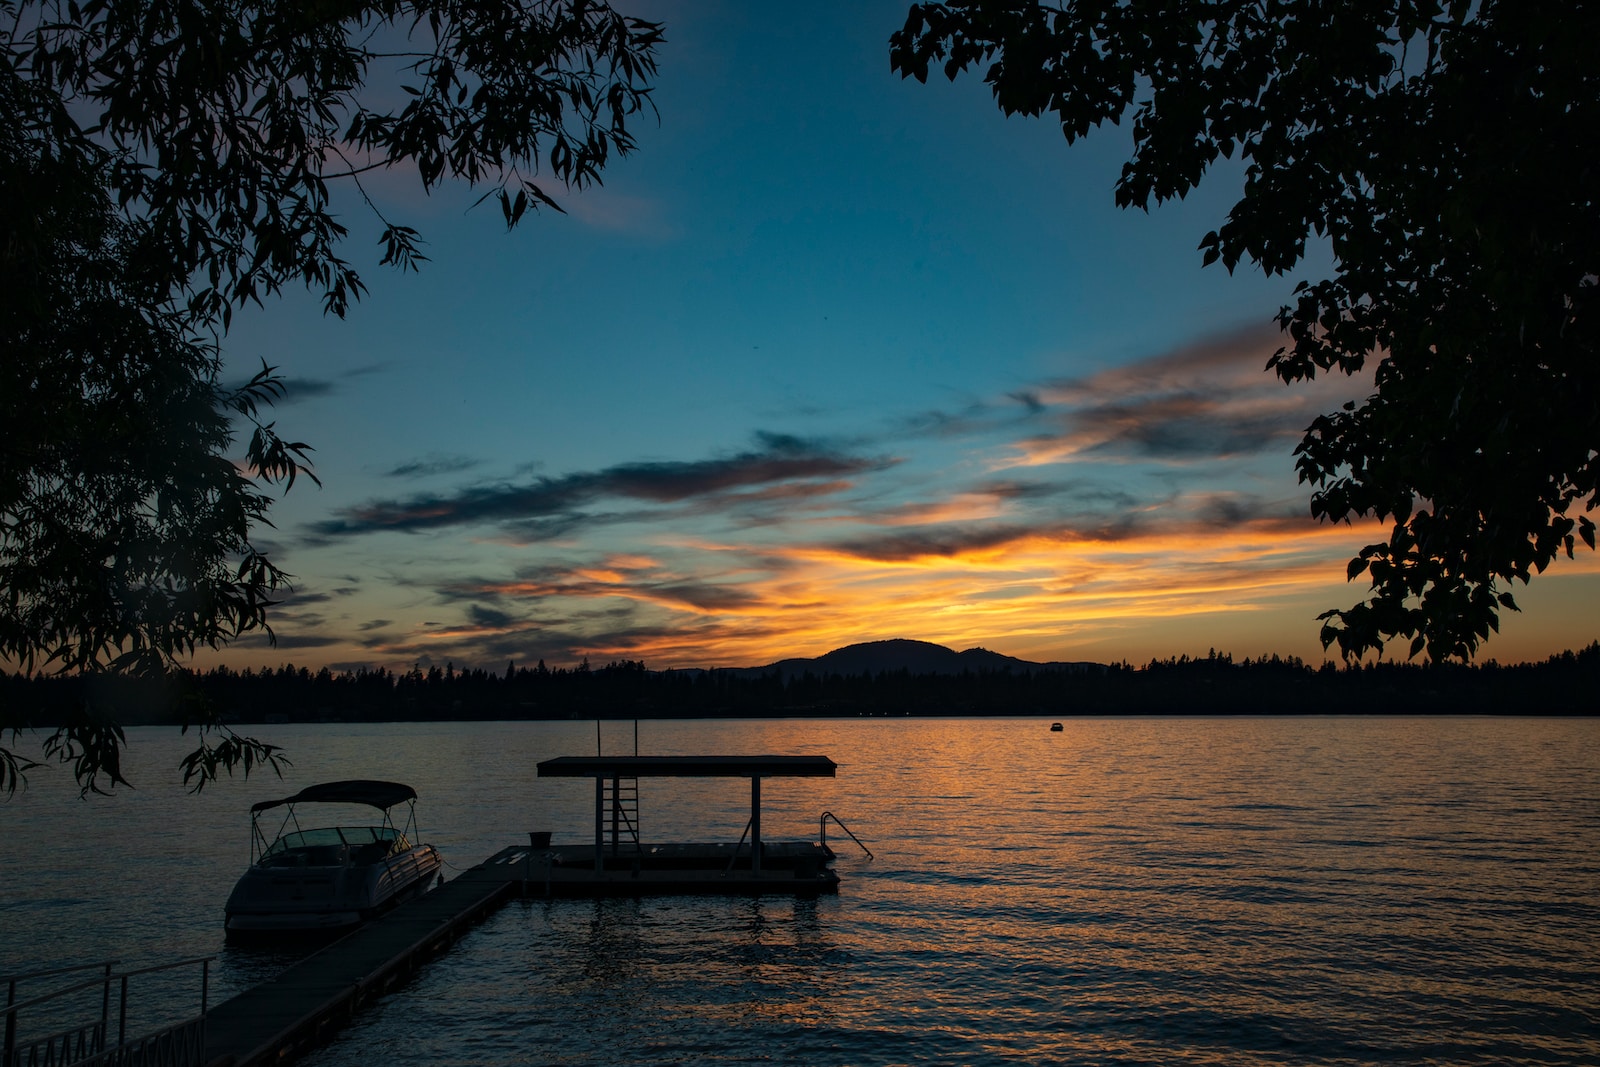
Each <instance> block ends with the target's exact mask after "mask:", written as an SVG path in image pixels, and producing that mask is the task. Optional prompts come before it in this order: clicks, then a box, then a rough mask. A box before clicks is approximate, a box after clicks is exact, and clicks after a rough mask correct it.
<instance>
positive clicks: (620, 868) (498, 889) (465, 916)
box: [203, 756, 842, 1067]
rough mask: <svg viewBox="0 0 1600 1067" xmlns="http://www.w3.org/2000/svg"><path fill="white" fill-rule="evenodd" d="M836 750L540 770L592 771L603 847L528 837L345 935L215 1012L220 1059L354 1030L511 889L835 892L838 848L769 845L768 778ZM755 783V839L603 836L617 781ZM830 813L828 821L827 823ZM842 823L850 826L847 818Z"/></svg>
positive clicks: (209, 1027) (287, 1050)
mask: <svg viewBox="0 0 1600 1067" xmlns="http://www.w3.org/2000/svg"><path fill="white" fill-rule="evenodd" d="M834 770H835V764H834V762H833V761H832V760H830V759H828V758H827V757H825V756H631V757H604V758H601V757H594V758H589V757H562V758H559V759H554V760H546V761H544V762H542V763H540V764H539V765H538V773H539V774H541V775H550V776H555V777H573V778H593V779H594V783H595V785H594V789H595V832H594V840H593V842H592V843H560V844H551V843H550V835H549V834H548V833H535V834H530V835H529V843H528V844H527V845H513V846H510V847H508V848H503V849H501V850H500V851H499V852H496V853H495V854H494V855H492V856H490V857H489V858H488V859H486V860H484V861H483V862H482V863H480V864H478V865H477V866H476V867H473V868H472V869H471V870H468V871H465V872H463V873H462V874H461V875H459V876H458V877H457V878H456V879H455V880H453V881H451V882H447V883H445V884H444V885H441V886H440V887H439V888H437V889H435V890H433V891H432V892H430V893H425V894H423V895H422V896H421V897H418V898H416V899H414V900H410V901H407V902H406V903H404V904H401V905H400V906H399V907H397V908H395V909H394V910H393V911H391V912H389V913H388V914H387V915H384V916H382V917H381V918H378V919H375V920H373V921H371V922H369V923H367V924H366V925H365V926H362V927H360V928H358V929H357V930H355V931H354V932H353V933H350V934H348V935H346V936H345V937H343V938H341V939H340V940H338V941H336V942H334V943H333V944H331V945H329V946H328V947H327V948H324V949H323V950H321V951H320V952H317V953H315V954H313V955H311V956H308V957H307V958H306V959H304V960H302V961H301V962H300V963H298V964H296V965H295V966H293V967H290V968H289V969H288V970H286V971H284V972H283V973H282V974H280V975H279V976H278V977H277V978H274V979H273V980H271V981H269V982H263V983H262V984H260V985H258V986H256V987H255V988H253V989H250V990H247V991H245V992H243V993H241V994H239V995H238V996H236V997H234V998H233V999H231V1000H228V1001H225V1002H224V1003H222V1004H220V1005H218V1006H217V1007H216V1008H214V1009H212V1010H211V1011H210V1012H209V1013H207V1016H206V1029H205V1033H206V1040H205V1059H204V1060H203V1062H204V1063H205V1064H207V1065H208V1067H258V1065H261V1064H268V1063H278V1062H281V1061H283V1060H284V1059H286V1058H290V1057H293V1056H296V1055H298V1054H299V1053H301V1052H304V1051H306V1050H307V1049H309V1048H312V1047H314V1046H316V1045H318V1044H321V1043H322V1042H323V1041H326V1040H327V1039H328V1038H329V1037H330V1036H331V1035H332V1034H333V1033H334V1032H335V1031H337V1030H338V1029H339V1028H340V1027H342V1026H343V1025H344V1024H345V1023H346V1022H348V1021H349V1020H350V1018H351V1017H352V1016H353V1015H354V1014H355V1013H356V1012H357V1011H359V1010H360V1009H361V1008H362V1007H364V1006H365V1005H366V1004H367V1003H368V1002H370V1001H371V1000H372V999H374V998H376V997H378V996H380V995H382V994H383V993H385V992H387V991H388V990H390V989H392V988H394V987H396V986H398V985H400V984H401V983H403V982H404V981H405V980H406V979H407V978H408V977H410V975H411V974H412V973H413V972H414V971H416V969H417V968H418V967H420V966H421V965H422V964H423V963H425V962H426V961H427V960H429V959H431V958H432V957H433V956H435V955H438V954H439V953H440V952H442V951H444V950H445V949H446V948H448V947H449V946H450V945H451V944H452V943H453V942H455V940H456V939H457V938H459V937H460V936H461V935H462V934H463V933H464V932H465V931H466V930H467V929H468V928H469V927H471V926H472V925H473V924H474V923H476V922H478V921H479V920H481V919H483V918H484V917H485V916H487V915H488V914H489V913H490V912H492V911H494V910H495V909H497V908H498V907H500V905H501V904H503V903H504V902H505V901H506V900H508V899H510V898H511V897H513V896H515V895H518V894H524V895H527V896H530V897H603V896H654V895H665V894H677V895H695V896H699V895H728V894H740V895H753V894H763V893H781V894H784V895H788V896H793V895H800V896H816V895H818V894H822V893H833V892H836V891H837V889H838V885H839V876H838V875H837V874H835V873H834V872H833V871H832V870H830V869H829V868H828V863H829V862H830V861H831V860H832V859H833V858H834V854H833V851H832V850H831V849H829V848H828V847H827V845H826V844H813V843H811V842H798V841H796V842H768V841H763V840H762V836H761V781H762V779H763V778H776V777H832V776H833V774H834ZM624 776H626V777H630V778H631V777H637V776H648V777H729V776H734V777H748V778H749V779H750V822H749V824H748V825H747V826H746V831H747V833H748V834H749V838H750V843H749V845H748V846H746V845H745V844H744V838H743V836H742V835H741V838H740V841H739V843H737V844H657V845H651V844H645V843H642V842H640V841H639V838H638V834H637V832H636V827H635V831H634V832H633V833H632V835H631V836H632V840H630V841H628V842H627V843H626V844H624V843H623V842H622V841H621V840H620V837H619V834H618V832H617V827H616V824H615V823H613V827H612V835H611V843H610V847H607V846H606V842H605V838H604V834H603V832H602V831H603V825H604V824H603V819H604V815H605V810H606V809H605V800H606V784H607V781H608V780H609V781H610V782H611V783H612V794H611V796H612V798H613V802H615V798H616V797H617V796H619V792H618V790H617V787H616V782H617V781H618V779H620V778H622V777H624ZM827 818H828V816H827V815H824V816H823V821H824V823H825V822H826V819H827ZM841 825H842V824H841Z"/></svg>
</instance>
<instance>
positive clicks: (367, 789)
mask: <svg viewBox="0 0 1600 1067" xmlns="http://www.w3.org/2000/svg"><path fill="white" fill-rule="evenodd" d="M415 799H417V791H416V790H415V789H412V788H411V787H410V786H409V785H401V784H400V783H399V782H380V781H376V780H374V779H371V778H352V779H349V780H346V781H343V782H323V783H322V784H320V785H308V786H306V787H305V788H304V789H302V790H300V792H298V793H296V794H295V795H294V796H292V797H284V798H283V799H282V800H263V801H261V802H260V803H259V804H252V805H250V814H251V815H256V814H258V813H260V812H263V811H266V810H267V809H268V808H275V807H277V806H278V805H279V804H310V803H317V804H366V805H368V806H370V807H374V808H377V809H378V810H379V811H388V810H389V809H390V808H392V807H394V806H395V805H396V804H400V803H402V802H404V801H407V800H415Z"/></svg>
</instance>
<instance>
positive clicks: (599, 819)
mask: <svg viewBox="0 0 1600 1067" xmlns="http://www.w3.org/2000/svg"><path fill="white" fill-rule="evenodd" d="M596 725H597V726H598V721H597V723H596ZM605 869H606V780H605V777H604V776H603V775H599V774H597V775H595V776H594V873H595V874H599V873H600V872H601V871H603V870H605Z"/></svg>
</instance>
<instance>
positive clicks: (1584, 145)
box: [890, 0, 1600, 659]
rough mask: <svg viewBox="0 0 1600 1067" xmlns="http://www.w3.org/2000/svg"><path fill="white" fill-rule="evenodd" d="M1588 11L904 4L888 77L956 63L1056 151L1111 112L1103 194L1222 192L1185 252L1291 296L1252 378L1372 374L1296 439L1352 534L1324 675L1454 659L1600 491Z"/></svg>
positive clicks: (1565, 2) (1498, 6) (1410, 2)
mask: <svg viewBox="0 0 1600 1067" xmlns="http://www.w3.org/2000/svg"><path fill="white" fill-rule="evenodd" d="M1597 39H1600V5H1596V4H1594V3H1592V2H1584V0H1517V2H1515V3H1511V2H1506V0H1499V2H1497V0H1328V2H1316V3H1305V2H1301V0H1266V2H1261V0H1248V2H1247V0H1169V2H1166V3H1153V4H1146V3H1117V2H1109V0H1108V2H1076V0H1068V2H1064V3H1060V4H1058V5H1041V4H1038V3H1034V2H1033V0H953V2H950V3H941V4H917V5H914V6H913V7H912V8H911V10H910V14H909V15H908V17H907V20H906V24H905V26H904V28H903V29H901V30H900V31H898V32H897V33H895V35H894V36H893V38H892V40H891V44H890V47H891V63H892V65H893V67H894V68H895V69H896V70H898V71H900V72H901V74H902V75H903V76H907V77H915V78H917V79H918V80H926V78H927V76H928V73H929V72H930V70H942V71H943V73H944V74H945V75H946V76H947V77H949V78H951V79H952V80H953V79H955V78H956V77H957V76H959V75H960V74H961V73H962V72H963V71H966V70H969V69H972V68H974V67H977V68H979V69H981V70H982V72H983V77H984V80H985V81H986V82H987V83H988V84H989V86H990V88H991V89H992V91H993V93H994V97H995V100H996V102H997V104H998V105H999V107H1000V108H1001V109H1002V110H1003V111H1005V112H1006V113H1007V114H1022V115H1030V116H1040V115H1043V114H1045V113H1046V112H1048V113H1050V114H1051V115H1052V116H1053V117H1054V118H1055V119H1056V121H1058V122H1059V124H1060V126H1061V130H1062V133H1063V134H1064V135H1065V137H1066V139H1067V140H1068V141H1069V142H1072V141H1075V140H1076V139H1077V138H1079V137H1082V136H1084V135H1085V134H1087V133H1088V132H1089V130H1090V129H1092V128H1094V127H1097V126H1100V125H1102V124H1104V123H1106V122H1111V123H1121V122H1123V121H1128V122H1130V124H1131V129H1132V134H1133V154H1132V157H1131V158H1130V159H1129V160H1128V162H1127V163H1126V164H1125V165H1124V167H1123V169H1122V174H1121V177H1120V179H1119V180H1118V182H1117V185H1116V190H1115V197H1116V202H1117V204H1118V205H1119V206H1122V207H1141V208H1148V207H1149V205H1150V204H1151V203H1152V202H1161V201H1164V200H1167V199H1170V198H1173V197H1182V196H1184V195H1185V194H1186V193H1187V192H1188V191H1189V190H1190V189H1192V188H1194V187H1195V186H1196V185H1197V184H1198V183H1199V182H1200V181H1201V180H1202V179H1203V178H1204V177H1205V175H1206V174H1207V172H1208V170H1210V169H1211V168H1212V167H1213V166H1214V165H1215V164H1216V163H1217V161H1218V159H1219V157H1222V158H1232V157H1235V156H1237V157H1238V158H1239V159H1240V160H1241V161H1242V162H1243V164H1244V185H1243V190H1242V194H1241V196H1240V198H1239V200H1238V202H1237V203H1236V204H1235V205H1234V206H1233V208H1232V210H1231V211H1230V212H1229V214H1228V217H1227V219H1226V220H1225V221H1224V222H1223V224H1222V225H1221V226H1219V227H1218V228H1217V229H1216V230H1215V231H1213V232H1211V233H1209V234H1207V235H1206V236H1205V237H1204V239H1203V240H1202V241H1201V243H1200V249H1201V251H1202V254H1203V261H1204V262H1205V263H1207V264H1210V263H1213V262H1216V261H1219V260H1220V261H1221V262H1222V264H1223V265H1224V266H1225V267H1226V268H1227V269H1228V270H1230V271H1231V270H1233V269H1234V268H1235V267H1236V266H1237V265H1238V264H1239V263H1241V262H1249V263H1253V264H1256V265H1258V266H1260V267H1261V268H1262V269H1263V270H1264V271H1266V272H1267V273H1269V274H1281V273H1288V272H1291V271H1294V270H1295V269H1296V268H1297V267H1298V266H1300V264H1301V262H1302V260H1303V259H1304V257H1305V256H1306V251H1307V245H1308V242H1310V241H1312V240H1318V241H1321V242H1325V243H1326V245H1327V247H1328V248H1330V249H1331V251H1332V255H1333V259H1334V272H1333V277H1331V278H1327V279H1323V280H1317V281H1304V282H1301V283H1300V284H1299V285H1298V287H1297V289H1296V297H1295V301H1294V303H1293V304H1291V305H1289V306H1286V307H1284V308H1282V309H1281V310H1280V312H1279V315H1278V321H1279V323H1280V324H1281V325H1282V327H1283V328H1284V330H1285V331H1286V333H1287V338H1286V344H1285V346H1284V347H1283V348H1282V349H1280V350H1279V351H1278V353H1277V354H1276V355H1274V356H1273V358H1272V360H1271V361H1270V363H1269V364H1268V366H1269V367H1270V368H1271V369H1272V370H1274V371H1275V372H1276V373H1277V374H1278V375H1279V376H1280V377H1281V378H1283V379H1284V380H1285V381H1286V382H1294V381H1297V380H1300V379H1308V378H1312V377H1315V376H1316V374H1317V373H1319V372H1330V371H1335V370H1337V371H1342V372H1344V373H1347V374H1355V373H1357V372H1362V371H1364V370H1370V371H1371V373H1372V375H1373V383H1374V392H1373V393H1372V394H1371V395H1370V396H1368V397H1367V398H1366V399H1365V400H1364V401H1362V402H1360V403H1352V404H1348V405H1346V406H1345V407H1344V409H1343V410H1340V411H1336V412H1332V413H1329V414H1327V415H1324V416H1322V417H1320V418H1318V419H1317V420H1316V421H1315V422H1313V423H1312V424H1311V426H1310V427H1309V428H1308V429H1307V431H1306V433H1305V437H1304V439H1303V440H1302V442H1301V443H1300V445H1299V447H1298V448H1297V449H1296V457H1297V459H1296V468H1297V471H1298V473H1299V477H1300V479H1301V481H1302V482H1305V483H1309V484H1310V485H1311V486H1312V487H1313V493H1312V497H1311V511H1312V514H1313V515H1315V516H1317V517H1319V518H1321V519H1324V520H1328V521H1341V520H1342V521H1349V520H1351V519H1352V518H1355V517H1359V516H1376V517H1378V518H1380V519H1382V520H1385V521H1387V522H1388V523H1389V526H1390V535H1389V539H1388V540H1387V541H1386V542H1382V543H1378V544H1372V545H1368V546H1366V547H1365V548H1363V549H1361V551H1360V553H1359V555H1358V556H1357V557H1356V558H1355V559H1353V560H1351V562H1350V566H1349V571H1348V574H1349V577H1350V578H1351V579H1354V578H1356V577H1358V576H1360V575H1362V574H1363V573H1364V574H1366V575H1367V576H1368V578H1369V580H1370V582H1371V588H1370V593H1369V596H1368V598H1367V599H1366V600H1364V601H1363V602H1361V603H1359V604H1357V605H1355V606H1354V607H1352V608H1349V609H1346V610H1334V611H1329V612H1327V613H1325V614H1324V615H1323V616H1322V618H1323V619H1324V620H1325V621H1324V626H1323V630H1322V640H1323V644H1324V645H1325V646H1327V645H1332V644H1334V643H1335V642H1337V644H1338V646H1339V648H1340V651H1341V652H1342V653H1343V654H1344V655H1345V656H1347V657H1355V656H1360V655H1362V654H1364V653H1366V652H1368V651H1373V650H1376V651H1381V650H1382V649H1383V647H1384V643H1385V641H1386V640H1393V639H1396V638H1402V639H1409V640H1410V644H1409V650H1410V654H1411V655H1413V656H1414V655H1416V654H1418V653H1419V652H1421V651H1423V650H1424V649H1425V650H1426V652H1427V654H1428V656H1429V657H1430V658H1434V659H1447V658H1469V657H1471V656H1472V655H1473V653H1474V652H1475V651H1476V649H1477V647H1478V645H1479V643H1480V642H1481V641H1482V640H1484V639H1486V638H1487V637H1488V635H1489V634H1490V632H1491V631H1493V630H1497V629H1498V627H1499V611H1500V610H1501V609H1502V608H1506V609H1513V610H1514V609H1515V608H1516V604H1515V601H1514V600H1513V599H1512V595H1511V586H1512V584H1513V582H1522V583H1526V582H1527V581H1528V580H1529V579H1530V578H1531V576H1532V575H1533V574H1534V573H1537V572H1540V571H1543V570H1544V569H1545V568H1546V567H1547V566H1548V565H1549V564H1550V563H1551V562H1552V561H1553V560H1554V559H1555V557H1556V556H1557V555H1559V554H1562V553H1564V554H1566V555H1568V556H1571V555H1572V553H1573V549H1574V547H1575V544H1576V542H1577V540H1580V539H1581V540H1582V541H1583V542H1584V543H1585V544H1587V545H1588V546H1589V547H1590V548H1593V547H1594V544H1595V529H1594V524H1593V522H1592V521H1591V520H1590V519H1589V517H1588V516H1587V515H1586V514H1583V512H1587V511H1589V510H1592V509H1593V508H1594V507H1595V505H1596V503H1597V501H1600V495H1597V494H1600V463H1597V459H1600V457H1597V451H1600V393H1597V389H1596V386H1597V377H1600V365H1597V363H1596V358H1595V357H1596V351H1595V348H1596V335H1597V324H1596V310H1597V303H1596V285H1597V282H1600V206H1597V204H1596V190H1597V189H1600V172H1597V162H1600V156H1597V155H1596V153H1595V148H1594V145H1595V138H1596V135H1597V133H1600V65H1597V64H1596V63H1595V62H1594V41H1595V40H1597Z"/></svg>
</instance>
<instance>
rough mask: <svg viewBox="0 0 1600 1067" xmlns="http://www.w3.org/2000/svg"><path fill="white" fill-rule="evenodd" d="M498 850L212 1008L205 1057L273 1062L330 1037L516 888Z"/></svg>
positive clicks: (214, 1061) (217, 1062)
mask: <svg viewBox="0 0 1600 1067" xmlns="http://www.w3.org/2000/svg"><path fill="white" fill-rule="evenodd" d="M501 855H503V853H499V854H496V856H495V857H491V858H490V859H489V860H486V861H485V862H484V863H481V864H479V865H478V866H476V867H474V868H472V869H471V870H469V871H466V872H464V873H463V874H461V875H460V876H459V877H457V878H456V879H455V880H454V881H451V882H446V883H445V884H444V885H442V886H440V887H439V888H437V889H435V890H433V891H432V892H430V893H425V894H424V895H422V896H420V897H418V898H416V899H415V900H411V901H407V902H406V903H405V904H402V905H401V906H400V907H398V908H396V909H395V910H394V911H392V912H390V913H389V914H387V915H385V916H383V917H382V918H380V919H375V920H374V921H372V922H370V923H368V924H366V925H365V926H363V927H361V928H359V929H358V930H356V931H354V932H353V933H351V934H349V935H347V936H345V937H342V938H340V939H339V940H338V941H335V942H334V943H333V944H331V945H329V946H328V947H327V948H325V949H323V950H322V951H320V952H317V953H315V954H313V955H311V956H308V957H306V958H305V959H304V960H302V961H300V962H299V963H297V964H295V965H294V966H293V967H290V968H289V969H288V970H286V971H284V972H283V973H282V974H280V975H279V976H278V977H276V978H274V979H272V980H271V981H270V982H263V983H261V984H260V985H258V986H256V987H255V988H253V989H250V990H247V991H245V992H243V993H241V994H239V995H238V996H236V997H234V998H233V999H232V1000H228V1001H225V1002H223V1003H222V1004H219V1005H217V1006H216V1007H215V1008H212V1009H211V1011H210V1012H208V1013H207V1017H206V1056H205V1061H204V1062H205V1063H206V1064H208V1065H211V1067H250V1065H253V1064H265V1063H277V1062H280V1061H282V1060H285V1059H287V1058H289V1057H292V1056H295V1055H298V1054H300V1053H302V1052H305V1051H306V1050H308V1049H310V1048H313V1047H315V1046H316V1045H319V1044H321V1043H323V1042H324V1041H326V1040H327V1039H328V1038H329V1037H331V1036H332V1035H333V1033H334V1032H335V1031H337V1030H338V1029H339V1028H340V1027H342V1026H344V1024H345V1023H346V1022H348V1021H349V1020H350V1018H351V1017H352V1016H353V1015H354V1014H355V1013H356V1012H357V1011H359V1010H360V1009H361V1008H362V1007H364V1006H365V1005H366V1004H368V1003H369V1002H370V1001H371V1000H372V999H373V998H374V997H377V996H379V995H381V994H383V993H385V992H387V991H388V990H390V989H392V988H394V987H396V986H398V985H400V984H401V983H403V982H404V981H405V980H406V979H407V978H409V977H410V975H411V974H412V972H414V971H415V970H416V969H417V968H418V967H419V966H421V965H422V964H423V963H425V962H426V961H427V960H429V959H431V958H432V957H434V956H436V955H438V954H439V953H440V952H442V951H443V950H444V949H446V948H448V947H449V946H450V945H451V944H452V943H454V942H455V940H456V939H457V938H458V937H460V936H461V935H462V933H464V932H465V931H466V930H467V929H468V928H470V927H471V926H472V925H473V924H474V923H476V922H477V921H479V920H480V919H482V918H483V917H484V916H486V915H488V914H489V913H490V912H491V911H493V910H495V909H496V908H498V907H499V906H500V905H501V904H502V903H503V902H504V901H505V900H506V899H507V898H509V897H510V896H512V895H513V894H514V893H515V892H516V890H517V889H518V888H519V887H520V880H519V875H520V872H511V871H510V870H509V869H508V866H507V864H506V863H505V862H504V861H501V862H498V863H497V862H495V861H496V859H498V858H499V856H501Z"/></svg>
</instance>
